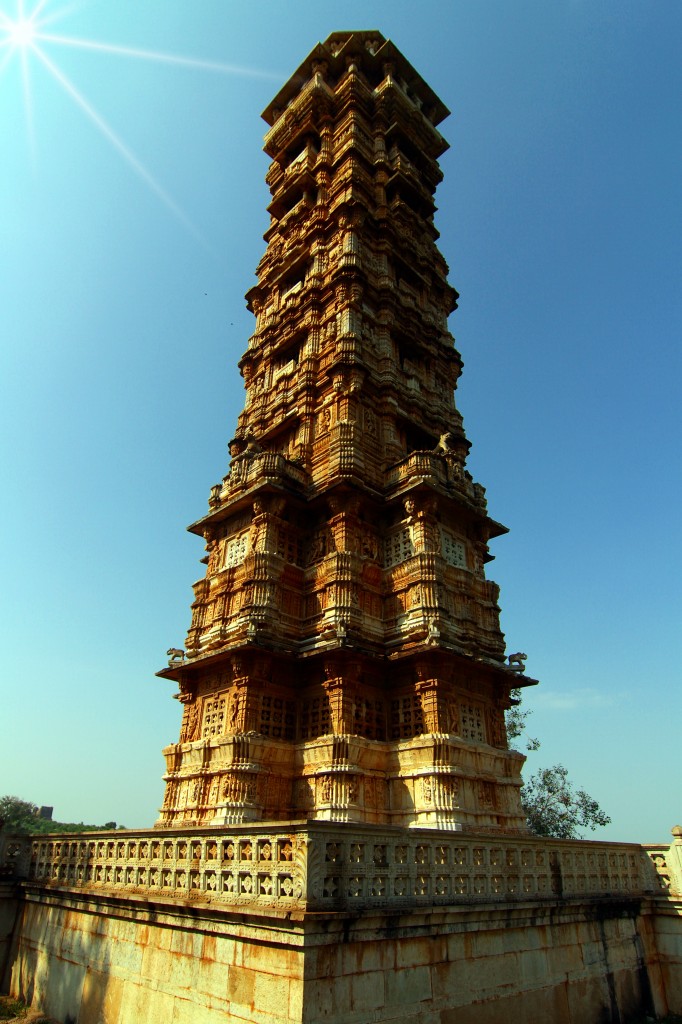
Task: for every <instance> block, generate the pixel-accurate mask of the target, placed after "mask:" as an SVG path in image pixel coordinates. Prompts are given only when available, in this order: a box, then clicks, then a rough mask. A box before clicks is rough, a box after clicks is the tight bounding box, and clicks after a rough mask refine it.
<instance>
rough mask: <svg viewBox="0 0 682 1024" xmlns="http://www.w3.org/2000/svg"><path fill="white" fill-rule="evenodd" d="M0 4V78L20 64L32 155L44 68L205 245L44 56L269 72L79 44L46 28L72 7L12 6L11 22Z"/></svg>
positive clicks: (27, 0)
mask: <svg viewBox="0 0 682 1024" xmlns="http://www.w3.org/2000/svg"><path fill="white" fill-rule="evenodd" d="M3 2H4V0H0V75H4V74H5V72H6V70H7V68H8V67H9V66H10V65H11V64H12V63H18V65H19V68H20V77H21V87H22V91H23V96H24V107H25V111H26V130H27V136H28V139H29V143H30V149H31V153H32V156H33V159H34V160H35V151H36V139H35V131H34V117H33V88H32V78H33V73H34V69H35V68H37V67H42V69H43V70H45V71H47V72H48V74H49V75H50V76H51V78H52V81H53V82H54V83H55V84H56V85H58V86H59V87H60V88H61V89H62V90H63V91H64V92H65V93H66V94H67V95H68V96H69V97H70V99H71V100H72V101H73V102H74V103H75V104H76V106H77V107H79V108H80V110H81V111H82V112H83V113H84V114H85V115H86V116H87V117H88V118H89V120H90V121H91V123H92V124H93V125H94V126H95V127H96V128H97V130H98V131H99V132H100V133H101V134H102V135H103V136H104V137H105V138H106V139H107V141H108V142H109V143H110V144H111V145H112V146H113V148H114V149H115V150H116V151H117V153H118V154H119V156H120V157H122V158H123V159H124V160H125V161H126V162H127V164H128V165H129V167H131V168H132V170H133V171H134V172H135V173H136V174H137V175H138V177H139V178H141V180H143V181H144V182H145V184H146V185H147V186H148V187H149V188H151V189H152V191H153V192H154V193H155V194H156V196H157V197H158V198H159V199H160V200H161V201H162V202H163V203H164V204H165V205H166V206H167V207H168V209H169V210H170V211H171V212H172V213H173V215H174V216H175V217H176V218H177V219H178V220H180V221H181V222H182V223H183V224H184V226H185V227H186V228H187V229H188V230H189V231H190V232H191V233H192V234H193V235H195V237H197V238H199V239H200V241H202V243H203V244H206V243H205V242H204V241H203V239H201V236H200V235H199V233H198V231H197V230H196V228H194V226H193V225H192V224H191V222H190V221H189V219H188V217H187V216H186V215H185V213H184V212H183V211H182V209H181V208H180V206H179V205H178V204H177V203H176V202H175V201H174V200H173V199H172V198H171V196H170V195H169V193H168V192H166V191H165V189H163V188H162V186H161V185H160V184H159V183H158V182H157V181H156V179H155V177H154V176H153V175H152V173H151V172H150V171H149V170H147V168H146V167H145V166H144V165H143V164H142V162H141V161H140V160H139V159H138V158H137V157H136V156H135V154H134V153H133V152H132V150H131V149H130V148H129V147H128V146H126V144H125V143H124V141H123V140H122V139H121V138H119V136H118V135H117V134H115V132H114V131H113V129H112V128H111V127H110V126H109V124H108V123H107V121H106V120H105V119H104V117H102V115H101V114H100V113H99V112H98V111H97V110H96V109H95V107H94V105H93V104H92V103H90V102H89V101H88V99H87V98H86V97H85V95H84V94H83V93H82V92H81V91H80V90H79V89H78V88H77V87H76V85H75V84H74V82H72V81H71V79H70V78H67V76H66V74H65V73H64V71H63V70H61V68H60V67H59V65H58V62H57V60H56V58H55V59H54V60H53V59H50V57H49V56H48V53H47V51H48V50H51V51H52V52H53V53H54V50H55V49H58V48H59V47H66V48H68V49H71V50H88V51H90V52H99V53H101V54H102V55H103V56H109V57H113V58H114V59H116V58H118V59H120V58H124V59H128V60H131V59H132V60H143V61H148V62H161V63H165V64H172V65H175V66H177V67H178V68H184V69H185V70H187V71H204V72H212V73H218V74H227V75H235V76H238V77H264V78H272V77H276V76H273V75H272V73H271V72H269V71H261V70H259V69H256V68H249V67H241V66H239V65H234V64H226V63H222V62H220V61H212V60H203V59H199V58H196V57H184V56H181V55H179V54H170V53H162V52H159V51H156V50H149V49H144V48H140V47H134V46H122V45H119V44H112V43H105V42H100V41H99V40H96V39H83V38H76V37H74V36H66V35H56V34H54V33H51V32H47V31H45V28H46V26H48V25H50V24H51V23H53V22H55V21H59V20H61V19H62V18H64V17H66V16H67V15H68V14H70V13H71V10H72V5H70V4H68V5H66V6H64V5H57V7H56V9H55V10H53V11H51V12H50V13H49V14H46V12H45V8H47V7H48V5H49V4H50V0H37V2H35V0H34V2H32V3H31V0H15V4H16V7H15V13H14V16H13V17H11V16H10V15H9V14H7V13H5V12H4V11H3V10H2V9H1V5H2V4H3ZM25 4H26V5H27V6H28V5H29V4H30V6H31V7H32V10H30V11H25V9H24V5H25Z"/></svg>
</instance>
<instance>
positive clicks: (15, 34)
mask: <svg viewBox="0 0 682 1024" xmlns="http://www.w3.org/2000/svg"><path fill="white" fill-rule="evenodd" d="M1 27H2V29H3V30H4V32H5V33H6V37H7V41H8V42H9V43H10V44H11V45H12V46H14V47H16V48H17V49H25V48H26V47H28V46H32V45H33V40H34V37H35V34H36V26H35V24H34V22H33V19H32V18H17V20H16V21H13V20H11V19H10V18H7V19H6V21H5V22H4V24H3V25H2V26H1Z"/></svg>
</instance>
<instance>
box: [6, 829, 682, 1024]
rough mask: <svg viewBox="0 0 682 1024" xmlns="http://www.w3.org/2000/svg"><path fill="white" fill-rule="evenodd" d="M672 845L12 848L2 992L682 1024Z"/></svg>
mask: <svg viewBox="0 0 682 1024" xmlns="http://www.w3.org/2000/svg"><path fill="white" fill-rule="evenodd" d="M679 845H680V840H679V838H678V839H676V841H675V843H674V844H673V846H672V847H671V848H670V849H668V848H666V847H656V848H644V847H641V846H637V845H635V844H614V843H592V842H570V841H558V840H541V839H536V838H530V837H527V836H523V837H518V838H516V839H514V838H510V837H504V838H502V837H497V836H494V837H493V836H490V835H486V836H484V835H471V834H467V835H464V834H459V835H457V834H453V833H452V832H447V833H438V832H434V831H432V830H409V831H408V830H403V829H389V828H378V827H371V826H367V827H360V828H358V826H357V825H355V826H353V830H352V833H351V832H350V831H349V830H348V828H344V827H343V826H340V825H338V824H331V823H326V822H315V823H311V822H308V823H301V824H297V825H294V826H291V825H287V826H286V827H283V828H281V829H280V828H278V827H277V825H273V824H272V823H271V824H269V825H268V826H255V827H254V826H251V827H238V828H233V829H230V830H229V831H223V830H221V831H210V830H203V831H202V830H194V831H192V832H191V833H184V832H182V831H180V830H177V831H174V832H172V833H169V832H165V831H164V832H163V833H159V832H158V831H153V830H151V831H146V832H135V833H133V832H107V833H97V834H92V835H88V836H78V837H74V836H48V837H41V838H40V839H36V840H33V841H27V840H23V841H17V842H16V843H15V844H14V845H13V846H12V844H11V843H10V844H9V849H8V851H7V858H6V859H8V860H10V861H11V862H12V864H13V869H12V870H13V873H14V876H15V879H17V880H15V881H14V882H13V883H9V882H6V883H5V896H6V899H5V900H4V901H3V903H2V904H1V906H2V907H3V908H4V910H5V911H6V912H5V913H4V920H5V922H7V921H10V919H11V918H13V917H14V919H15V923H14V926H13V929H10V928H8V927H5V932H7V931H10V930H13V933H14V934H13V940H12V942H11V946H10V947H9V948H7V949H6V950H5V953H6V962H7V968H6V979H5V981H6V987H10V988H11V991H12V993H13V994H14V995H21V996H22V997H23V998H24V999H26V1000H27V1001H28V1002H29V1003H31V1004H32V1005H36V1006H40V1007H41V1008H43V1009H45V1010H46V1011H47V1012H49V1013H50V1014H52V1015H53V1016H55V1017H56V1018H57V1019H59V1020H63V1021H67V1020H69V1019H70V1020H72V1021H76V1020H77V1021H78V1024H136V1022H137V1021H140V1020H145V1021H157V1020H158V1021H163V1022H164V1024H190V1022H191V1024H202V1022H204V1021H206V1022H209V1024H214V1022H217V1021H221V1022H248V1024H294V1022H296V1024H302V1022H304V1021H305V1022H310V1024H312V1022H318V1021H328V1022H330V1024H351V1022H352V1024H365V1022H370V1021H371V1022H377V1024H379V1022H389V1021H390V1022H396V1024H397V1022H408V1021H409V1022H411V1024H455V1022H456V1024H462V1022H464V1024H469V1022H472V1024H474V1022H475V1024H479V1022H480V1024H482V1022H486V1024H487V1022H498V1021H505V1022H508V1021H510V1022H514V1021H519V1022H520V1021H524V1022H525V1021H529V1020H532V1021H533V1024H536V1022H543V1021H547V1022H552V1024H554V1022H559V1024H563V1022H571V1024H591V1022H595V1024H596V1022H598V1021H599V1022H603V1021H621V1022H627V1021H629V1020H635V1019H637V1016H638V1015H639V1016H641V1015H642V1014H643V1013H649V1014H650V1015H653V1014H663V1013H667V1012H680V1009H681V1008H682V981H681V979H682V974H681V973H680V967H681V964H682V928H681V926H680V911H681V909H682V902H681V901H680V900H679V899H677V898H676V892H677V891H679V889H680V886H679V882H678V871H679V869H678V864H679ZM21 876H23V878H22V877H21ZM671 893H672V894H671Z"/></svg>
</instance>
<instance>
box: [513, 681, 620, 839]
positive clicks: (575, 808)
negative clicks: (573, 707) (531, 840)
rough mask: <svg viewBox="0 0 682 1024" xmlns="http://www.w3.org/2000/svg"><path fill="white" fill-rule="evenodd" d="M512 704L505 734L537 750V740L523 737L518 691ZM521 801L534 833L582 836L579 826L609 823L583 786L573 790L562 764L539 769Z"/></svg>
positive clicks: (525, 714)
mask: <svg viewBox="0 0 682 1024" xmlns="http://www.w3.org/2000/svg"><path fill="white" fill-rule="evenodd" d="M511 697H512V701H513V702H514V703H513V704H512V707H511V708H510V710H509V711H508V712H507V736H508V737H509V740H510V742H511V743H512V745H513V744H514V741H515V740H521V742H522V744H523V745H524V746H525V749H526V750H527V751H534V750H537V749H538V748H539V746H540V741H539V740H537V739H533V738H531V737H528V736H525V735H524V734H525V731H526V722H527V720H528V718H529V716H530V715H531V713H532V712H530V711H522V710H521V690H520V689H516V690H512V692H511ZM521 804H522V806H523V810H524V812H525V815H526V821H527V822H528V828H529V829H530V830H531V832H534V833H535V835H537V836H552V837H553V838H554V839H581V838H582V835H581V832H580V829H583V828H589V829H591V830H592V831H594V830H595V829H596V828H599V827H600V826H602V825H608V824H609V822H610V821H611V818H610V817H609V816H608V814H605V812H604V811H602V809H601V807H600V806H599V804H598V803H597V801H596V800H595V799H594V797H591V796H590V794H589V793H586V792H585V790H584V789H578V790H576V789H574V788H573V783H572V782H571V781H570V780H569V778H568V769H566V768H564V766H563V765H561V764H555V765H554V766H553V767H551V768H540V769H539V771H537V772H535V774H534V775H531V776H530V778H528V779H527V780H526V781H525V782H524V784H523V788H522V790H521Z"/></svg>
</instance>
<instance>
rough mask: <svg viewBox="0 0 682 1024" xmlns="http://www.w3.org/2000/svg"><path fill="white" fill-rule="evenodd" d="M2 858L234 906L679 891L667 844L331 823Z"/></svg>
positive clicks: (74, 845)
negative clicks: (673, 882)
mask: <svg viewBox="0 0 682 1024" xmlns="http://www.w3.org/2000/svg"><path fill="white" fill-rule="evenodd" d="M673 845H674V846H675V844H673ZM670 849H672V847H671V848H670ZM0 856H1V857H2V860H1V861H0V869H4V870H5V872H6V873H9V872H11V873H12V874H14V875H15V876H18V877H23V878H28V879H29V880H32V881H35V882H37V883H39V884H40V885H44V886H48V887H56V888H68V889H84V890H88V891H93V890H94V891H111V892H115V893H118V894H130V895H132V894H142V895H144V896H145V897H147V898H149V897H151V896H154V897H157V898H162V899H164V900H166V899H170V900H181V901H183V902H186V901H187V900H192V901H197V902H200V903H206V902H209V903H218V904H221V905H229V906H232V907H236V908H238V907H244V906H251V907H257V906H261V907H263V908H268V907H270V908H278V909H280V910H293V909H297V908H298V909H300V910H305V909H309V910H310V909H313V910H325V909H328V910H355V909H357V910H360V909H371V908H373V907H376V908H379V907H387V906H388V907H390V906H396V907H410V908H413V907H419V906H424V907H429V906H433V905H446V906H453V905H457V904H465V905H466V904H471V903H479V902H496V901H505V902H508V901H523V900H538V899H540V900H542V899H557V898H561V897H578V898H583V899H584V898H598V897H601V898H604V897H608V896H618V897H621V898H623V897H633V896H635V897H636V896H643V895H647V894H648V895H660V894H661V893H662V892H664V893H667V892H669V891H670V890H671V885H670V870H669V863H668V862H669V856H668V848H667V847H658V846H657V847H642V846H639V845H636V844H625V843H604V842H588V841H572V840H555V839H542V838H538V837H534V836H520V837H516V838H514V837H509V836H492V835H480V834H479V835H476V834H466V833H456V832H455V833H443V832H434V831H430V830H426V829H414V830H403V829H395V828H382V827H376V826H358V825H354V826H353V829H352V831H351V830H349V829H348V828H347V827H344V826H343V825H339V824H335V823H333V822H308V823H301V824H300V825H298V824H297V825H293V826H291V827H290V828H288V829H284V828H280V829H278V828H276V827H273V826H272V825H253V824H251V825H244V826H235V827H232V828H230V829H227V830H217V829H213V830H211V829H194V830H191V831H186V832H185V831H179V830H173V831H165V830H164V832H163V833H162V834H160V833H159V832H158V831H155V830H148V831H143V832H132V831H116V832H97V833H87V834H79V835H74V834H69V835H46V836H40V837H6V839H5V841H4V846H3V847H2V849H0ZM672 888H673V891H674V887H672Z"/></svg>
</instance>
